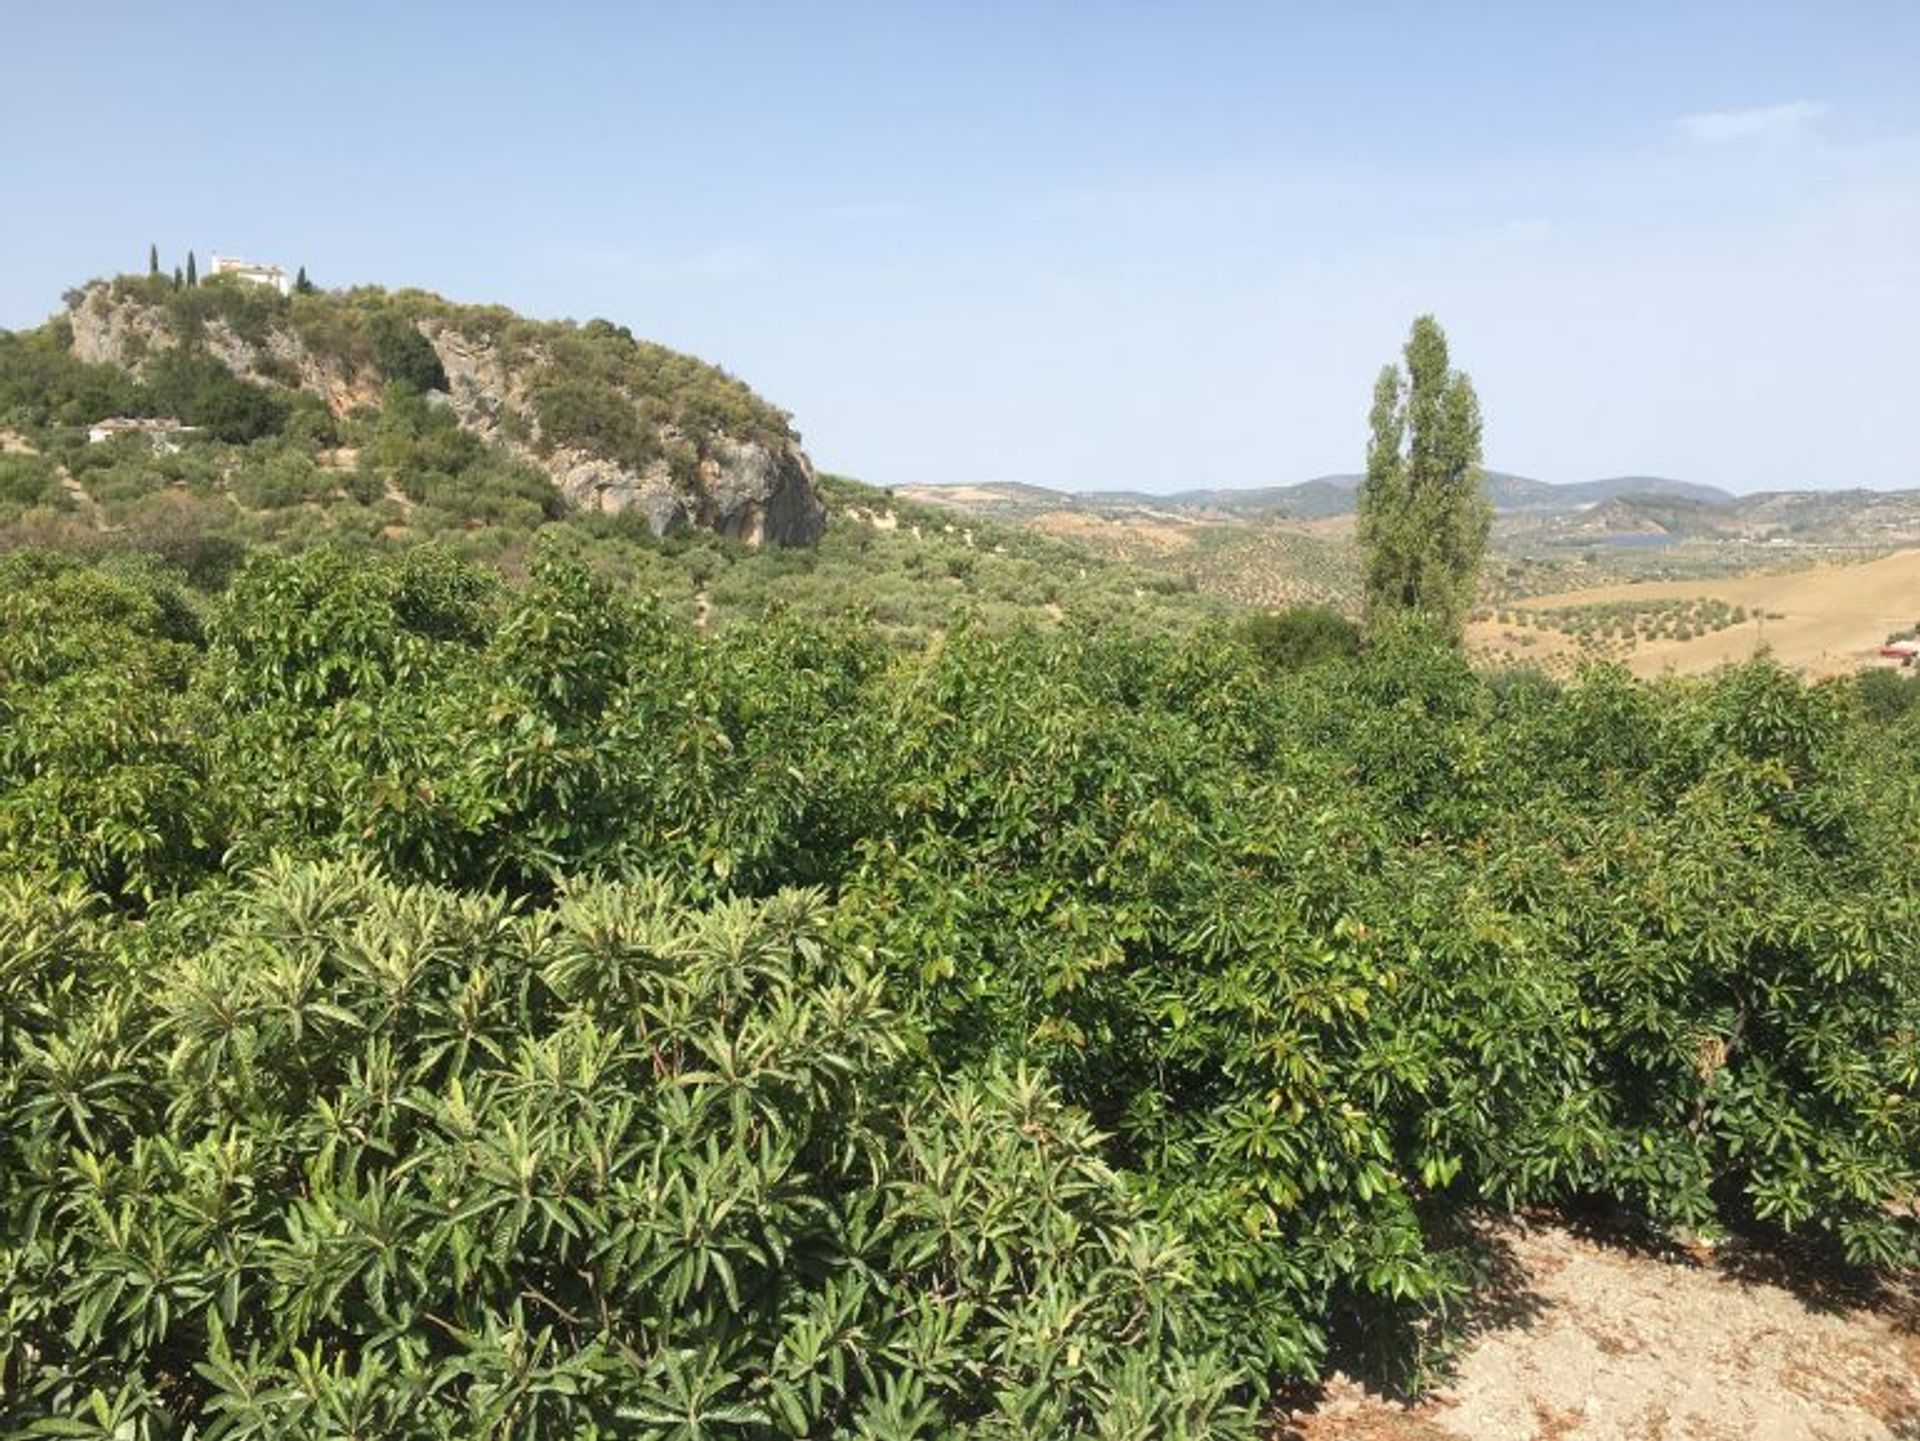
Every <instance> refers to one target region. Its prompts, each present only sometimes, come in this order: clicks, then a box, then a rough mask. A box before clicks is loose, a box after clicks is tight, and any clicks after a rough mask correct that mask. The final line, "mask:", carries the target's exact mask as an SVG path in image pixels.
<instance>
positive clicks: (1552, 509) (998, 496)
mask: <svg viewBox="0 0 1920 1441" xmlns="http://www.w3.org/2000/svg"><path fill="white" fill-rule="evenodd" d="M1362 479H1363V477H1361V476H1358V475H1321V476H1315V477H1314V478H1313V479H1312V480H1303V481H1300V482H1299V483H1297V484H1295V485H1270V486H1260V487H1257V488H1254V489H1249V490H1183V491H1177V492H1175V493H1173V494H1171V495H1149V494H1147V493H1146V492H1144V491H1135V490H1098V491H1061V490H1049V489H1048V488H1047V487H1045V486H1039V485H1025V484H1020V483H1010V484H997V485H971V486H938V485H927V486H902V487H899V489H900V490H901V491H902V492H903V493H905V494H908V495H917V496H920V497H922V498H924V499H928V500H936V501H937V500H941V499H950V500H953V501H956V502H961V501H962V497H964V503H966V504H968V505H969V506H970V507H971V506H979V505H983V504H984V505H990V506H1004V507H1007V508H1009V509H1019V510H1030V509H1073V508H1083V509H1092V510H1116V509H1128V510H1133V509H1138V510H1185V511H1212V512H1216V513H1219V514H1223V515H1232V516H1242V517H1249V518H1251V517H1255V516H1267V517H1282V516H1284V517H1287V518H1289V519H1294V520H1319V519H1323V518H1325V517H1327V516H1335V515H1351V514H1352V513H1353V508H1354V496H1355V492H1356V491H1357V490H1358V489H1359V487H1360V482H1361V480H1362ZM1486 492H1487V498H1488V499H1489V500H1491V501H1492V502H1493V508H1494V509H1495V510H1496V511H1497V512H1499V513H1500V514H1503V515H1524V514H1538V515H1553V514H1565V513H1568V512H1572V511H1580V510H1586V509H1588V508H1590V507H1593V506H1596V505H1604V504H1606V503H1607V502H1609V501H1613V500H1618V499H1619V498H1621V497H1622V496H1657V497H1660V498H1662V499H1667V500H1684V501H1691V502H1694V503H1696V504H1700V505H1707V506H1722V505H1732V504H1734V503H1735V501H1736V497H1735V496H1734V495H1733V494H1732V492H1730V491H1725V490H1721V489H1720V488H1719V487H1718V486H1712V485H1697V484H1695V483H1693V482H1692V481H1686V480H1671V479H1668V478H1667V477H1665V476H1659V475H1616V476H1608V477H1606V478H1604V479H1601V480H1582V481H1575V482H1572V483H1571V484H1566V485H1555V484H1552V483H1550V482H1548V481H1544V480H1533V479H1531V478H1530V477H1528V476H1524V475H1513V474H1511V473H1509V472H1507V471H1501V470H1489V471H1487V472H1486Z"/></svg>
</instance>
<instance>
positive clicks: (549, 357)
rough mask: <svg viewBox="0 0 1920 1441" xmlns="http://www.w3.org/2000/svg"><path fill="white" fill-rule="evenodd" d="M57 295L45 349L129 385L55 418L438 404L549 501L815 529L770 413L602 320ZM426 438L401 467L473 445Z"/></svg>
mask: <svg viewBox="0 0 1920 1441" xmlns="http://www.w3.org/2000/svg"><path fill="white" fill-rule="evenodd" d="M67 300H68V305H67V309H66V311H65V313H64V314H63V315H61V316H59V317H57V318H56V319H55V320H54V321H53V322H51V323H50V327H48V329H49V331H50V334H51V336H52V338H53V340H54V343H55V344H57V345H60V346H62V347H63V348H64V349H66V350H67V352H68V353H69V354H70V355H71V357H72V359H73V360H74V361H76V362H78V363H79V364H80V365H82V366H89V367H100V366H105V367H111V368H112V369H113V370H115V371H118V372H120V373H121V374H122V375H124V376H125V377H127V378H128V379H129V380H131V381H132V382H133V385H132V386H131V387H126V388H123V389H122V390H121V391H120V392H119V393H117V394H115V393H113V392H114V387H112V386H110V385H96V386H95V387H94V390H95V392H96V393H95V394H93V395H90V396H86V397H85V398H84V399H82V400H80V402H79V404H78V405H76V406H70V407H69V410H70V411H71V412H72V413H68V414H63V415H62V416H61V417H60V419H62V420H64V421H66V422H68V423H76V422H77V423H83V424H90V423H93V422H96V421H98V420H99V419H101V418H103V417H102V416H100V415H98V414H93V413H89V412H90V411H93V410H99V409H101V408H102V407H104V406H106V405H107V404H109V403H110V401H111V402H112V403H115V404H117V405H118V406H120V407H123V408H124V412H125V413H128V414H136V415H137V414H154V415H172V416H174V417H175V418H178V419H182V420H187V421H197V422H208V421H210V422H211V423H210V424H208V425H207V427H206V428H207V429H208V430H209V431H210V432H211V433H212V434H213V435H214V436H215V437H216V438H218V439H224V440H229V441H233V442H246V441H250V440H254V439H258V438H260V436H262V435H265V434H270V433H274V432H275V430H276V427H275V424H274V420H275V418H276V417H282V418H284V417H290V416H292V415H294V414H295V413H296V412H302V413H304V414H305V415H306V417H307V420H306V422H305V429H306V431H307V433H308V435H309V436H310V438H311V439H313V440H314V441H315V442H316V447H317V448H323V447H324V443H325V442H328V441H334V442H337V441H339V440H340V439H341V436H340V435H339V430H340V426H341V425H342V423H344V422H349V421H352V420H354V419H356V418H358V419H368V418H374V420H375V425H376V429H377V428H379V427H380V426H382V425H385V428H386V429H387V430H389V431H391V430H392V429H393V428H394V426H393V425H391V424H387V423H386V422H387V421H389V420H393V419H394V418H395V417H396V416H398V415H399V414H400V413H401V412H404V411H405V410H406V409H407V407H408V406H409V405H412V406H413V407H415V408H416V409H417V408H419V407H420V406H421V405H422V404H423V403H424V406H425V408H426V409H427V410H428V411H429V412H433V413H436V414H435V415H430V416H428V417H427V418H426V419H424V420H423V421H422V422H421V423H420V424H417V425H414V426H412V427H411V428H412V429H413V430H415V431H425V432H432V431H434V430H436V429H438V430H444V429H445V428H446V427H445V425H444V423H443V422H442V421H441V420H439V419H438V418H437V416H444V417H450V418H451V421H452V422H453V425H454V426H455V427H456V428H457V430H458V431H459V432H460V433H461V434H462V435H463V436H466V437H471V438H472V439H473V440H477V441H479V442H481V443H482V446H483V447H484V450H485V451H486V452H489V453H491V456H492V458H493V459H495V460H496V461H499V462H502V463H504V464H505V465H507V466H508V467H510V468H514V469H517V470H519V471H522V472H532V473H534V474H537V475H538V476H540V477H543V478H544V479H545V481H546V482H547V483H548V484H549V485H550V486H551V487H552V490H553V492H554V495H553V497H552V498H551V501H550V502H549V503H550V505H551V507H552V508H554V509H556V510H558V509H568V510H577V511H589V512H603V513H625V512H635V513H638V514H639V515H641V516H643V517H644V518H645V520H646V522H647V524H648V526H649V528H651V529H652V530H653V532H654V533H655V534H665V533H667V532H669V531H672V530H675V529H679V528H683V527H693V528H699V529H706V530H711V531H714V532H717V533H719V534H722V535H729V536H734V537H737V538H740V539H743V540H746V541H747V542H749V543H751V544H758V543H760V542H762V541H765V542H768V543H772V544H776V545H810V544H812V543H813V542H814V541H816V540H817V539H818V538H819V535H820V532H821V530H822V528H823V526H824V523H825V510H824V507H823V505H822V502H821V499H820V494H819V487H818V482H817V480H816V478H815V475H814V470H813V465H812V462H811V461H810V460H809V459H808V457H807V455H806V453H805V452H804V451H803V450H802V449H801V448H800V444H799V436H798V434H797V433H796V432H795V431H794V430H793V428H792V425H791V423H790V418H789V416H788V415H787V414H786V412H784V411H781V410H779V409H777V408H776V407H774V406H773V405H771V404H769V403H768V402H767V401H765V400H764V399H762V398H761V397H760V396H758V395H757V394H755V393H754V392H753V391H752V390H751V389H750V388H748V387H747V386H746V385H745V384H744V383H742V382H741V381H739V380H737V379H736V378H734V377H733V376H731V375H729V374H728V373H727V372H725V371H724V370H721V369H720V368H718V367H717V366H713V365H710V364H707V363H706V362H704V361H700V360H697V359H695V358H693V357H691V356H687V355H683V354H681V353H679V352H676V351H673V350H670V349H668V348H667V347H665V346H661V345H656V344H653V343H651V342H648V341H645V340H640V339H636V338H635V337H634V335H633V333H632V332H631V331H630V330H628V329H627V328H625V327H623V326H618V325H615V324H613V323H612V322H610V321H605V320H591V321H588V322H586V323H585V324H584V325H580V324H574V323H572V322H568V321H534V320H528V319H525V318H523V317H521V316H519V315H516V314H514V313H513V312H512V311H509V310H506V309H504V308H502V307H499V306H475V305H460V304H455V303H453V302H451V301H448V300H445V299H443V298H441V297H440V296H437V295H434V294H431V293H429V292H426V291H421V290H401V291H393V292H389V291H385V290H381V289H379V288H377V287H359V288H355V289H351V290H344V291H325V292H311V293H300V294H293V295H283V294H281V293H280V292H279V291H278V290H276V289H275V288H273V287H272V286H266V285H259V284H250V283H248V282H247V281H245V280H242V279H237V278H229V277H224V276H222V277H215V278H212V279H210V280H208V281H205V282H203V283H201V284H199V285H197V286H193V287H184V288H183V287H178V286H176V285H174V284H173V283H172V282H171V281H169V280H168V279H166V278H165V277H162V276H122V277H119V278H116V279H112V280H103V281H94V282H91V283H89V284H87V285H85V286H82V287H80V288H79V289H78V290H75V291H71V292H69V293H68V297H67ZM236 382H237V383H238V386H240V387H245V388H244V389H240V388H236V384H235V383H236ZM303 402H304V403H303ZM313 402H317V405H316V404H314V403H313ZM389 412H392V414H391V415H390V414H389ZM352 448H353V449H355V450H356V451H357V452H358V453H357V455H356V457H355V459H356V461H357V462H371V463H372V464H373V465H375V466H376V467H378V469H379V471H380V473H379V474H378V475H377V476H376V477H375V479H376V480H377V481H378V483H379V484H380V485H382V486H395V485H403V484H408V483H411V484H413V486H414V488H415V489H416V490H423V489H424V487H425V482H423V481H419V480H412V481H409V479H408V476H407V475H404V474H402V471H403V469H406V468H405V467H402V466H399V465H397V464H393V463H384V464H383V461H386V462H391V459H392V457H391V456H383V455H382V454H381V453H380V449H381V448H380V447H379V446H378V445H376V446H374V447H373V450H374V451H375V453H374V454H373V455H372V456H368V455H367V454H366V450H367V448H366V447H352ZM441 448H442V449H448V450H449V453H448V454H446V455H443V456H439V457H428V460H429V461H432V460H433V459H436V458H437V459H438V460H440V461H441V462H442V463H440V464H432V463H428V464H426V465H424V466H423V465H421V464H420V461H421V457H420V456H418V455H412V456H409V460H410V461H412V462H413V464H412V467H411V470H412V472H413V473H415V474H418V473H419V472H420V471H423V470H424V472H425V473H426V475H428V476H432V475H433V474H435V473H438V474H440V475H442V476H447V477H457V475H458V474H459V472H460V470H461V469H462V466H461V464H459V463H458V462H460V461H462V460H463V459H464V460H465V461H466V462H468V463H469V464H470V463H471V462H472V461H473V460H474V459H475V458H476V457H477V454H478V453H477V452H475V451H474V450H473V448H472V447H471V445H462V444H454V445H452V446H451V447H450V448H449V447H445V446H443V447H441ZM462 451H464V455H463V454H460V453H458V452H462ZM442 489H445V487H444V486H443V487H442ZM414 498H415V499H424V498H425V496H424V494H422V495H416V496H415V497H414Z"/></svg>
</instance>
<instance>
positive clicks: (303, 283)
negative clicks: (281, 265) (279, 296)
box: [293, 265, 313, 295]
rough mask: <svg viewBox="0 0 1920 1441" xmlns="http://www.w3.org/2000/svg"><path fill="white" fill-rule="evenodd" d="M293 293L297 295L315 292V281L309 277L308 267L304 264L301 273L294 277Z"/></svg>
mask: <svg viewBox="0 0 1920 1441" xmlns="http://www.w3.org/2000/svg"><path fill="white" fill-rule="evenodd" d="M293 293H294V294H295V295H311V294H313V282H312V281H311V280H309V279H307V267H306V266H304V265H303V266H301V267H300V273H299V274H298V275H296V276H294V277H293Z"/></svg>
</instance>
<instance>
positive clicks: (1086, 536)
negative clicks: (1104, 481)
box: [1031, 510, 1193, 555]
mask: <svg viewBox="0 0 1920 1441" xmlns="http://www.w3.org/2000/svg"><path fill="white" fill-rule="evenodd" d="M1031 524H1032V526H1033V528H1034V529H1035V530H1037V531H1040V532H1041V533H1042V534H1043V535H1050V536H1053V537H1054V538H1055V539H1058V540H1066V541H1078V542H1081V543H1082V544H1086V545H1090V546H1092V547H1093V548H1094V549H1096V550H1102V551H1105V552H1108V553H1120V554H1124V553H1137V552H1139V551H1142V550H1144V551H1147V552H1151V553H1153V554H1157V555H1171V554H1172V553H1174V552H1175V551H1180V550H1185V549H1186V548H1187V547H1188V546H1190V545H1192V544H1193V528H1192V526H1190V525H1185V524H1182V523H1181V522H1179V521H1168V520H1150V519H1135V518H1133V517H1127V518H1125V519H1109V518H1107V517H1105V516H1101V515H1093V514H1089V513H1087V512H1085V511H1074V510H1050V511H1048V512H1046V514H1044V515H1038V516H1035V517H1034V518H1033V520H1032V522H1031Z"/></svg>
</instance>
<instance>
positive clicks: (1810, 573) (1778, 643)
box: [1469, 550, 1920, 677]
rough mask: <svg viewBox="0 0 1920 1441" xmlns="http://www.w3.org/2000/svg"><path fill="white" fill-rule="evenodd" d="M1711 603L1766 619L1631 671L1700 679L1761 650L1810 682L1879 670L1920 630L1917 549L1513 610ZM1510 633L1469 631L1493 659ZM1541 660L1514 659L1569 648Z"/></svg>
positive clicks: (1585, 594)
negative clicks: (1880, 653)
mask: <svg viewBox="0 0 1920 1441" xmlns="http://www.w3.org/2000/svg"><path fill="white" fill-rule="evenodd" d="M1695 596H1706V597H1711V598H1714V599H1718V600H1724V601H1726V602H1727V603H1728V604H1729V605H1736V606H1745V607H1746V608H1747V609H1748V610H1749V611H1754V612H1761V613H1764V614H1765V615H1766V616H1768V617H1769V618H1766V619H1760V620H1753V621H1749V622H1747V623H1746V624H1745V625H1738V626H1731V627H1729V628H1727V629H1725V630H1718V631H1714V632H1712V633H1710V634H1707V635H1701V636H1695V637H1694V638H1693V639H1691V640H1671V639H1663V640H1657V641H1643V642H1642V643H1641V644H1640V645H1638V646H1637V647H1635V649H1634V652H1633V655H1632V657H1631V659H1629V660H1628V661H1627V665H1628V667H1629V668H1630V669H1631V670H1632V671H1633V672H1634V673H1635V674H1636V675H1642V676H1656V675H1659V674H1661V673H1662V672H1663V671H1667V670H1673V671H1675V672H1677V673H1678V674H1681V675H1696V674H1699V673H1701V672H1703V671H1709V670H1713V669H1715V668H1716V667H1718V666H1720V665H1723V664H1725V663H1726V662H1728V661H1731V660H1744V659H1746V658H1747V657H1748V656H1750V655H1752V654H1753V653H1754V652H1755V651H1756V650H1758V649H1759V648H1760V646H1761V645H1763V644H1764V645H1765V646H1766V647H1767V648H1768V649H1769V650H1771V651H1772V652H1773V654H1774V656H1775V658H1776V659H1778V660H1779V661H1780V662H1781V664H1783V665H1788V666H1792V667H1793V668H1794V669H1796V670H1799V671H1802V672H1804V673H1805V674H1807V675H1809V676H1813V677H1821V676H1828V675H1835V674H1839V673H1841V672H1845V671H1851V670H1857V669H1859V668H1860V667H1861V666H1863V665H1868V664H1871V663H1873V660H1874V651H1875V650H1876V649H1877V648H1878V647H1879V646H1880V644H1881V643H1882V642H1883V641H1885V640H1886V638H1887V636H1888V635H1890V634H1892V633H1893V632H1894V631H1897V630H1901V629H1904V628H1906V627H1908V626H1911V625H1913V624H1914V622H1916V621H1920V550H1901V551H1895V552H1894V553H1893V554H1892V555H1885V556H1881V557H1880V558H1879V559H1878V560H1870V561H1866V562H1863V563H1861V564H1858V565H1830V566H1821V567H1818V568H1815V569H1809V570H1801V571H1789V572H1786V573H1784V574H1777V575H1740V576H1728V577H1724V578H1703V579H1699V580H1676V581H1654V582H1648V583H1646V584H1643V585H1612V586H1606V587H1603V588H1600V589H1597V590H1580V591H1568V592H1566V593H1565V594H1562V595H1551V596H1535V597H1533V598H1532V599H1531V600H1528V601H1526V602H1524V604H1523V605H1521V606H1517V607H1516V609H1536V608H1537V609H1544V608H1551V607H1554V606H1563V605H1584V604H1591V603H1595V602H1602V601H1634V600H1649V601H1650V600H1687V599H1691V598H1693V597H1695ZM1504 629H1505V628H1504V627H1501V626H1500V625H1498V624H1496V623H1490V622H1483V623H1481V624H1478V625H1475V626H1473V627H1471V628H1470V630H1469V640H1470V642H1472V643H1474V644H1476V645H1477V646H1479V647H1481V648H1483V649H1486V650H1488V651H1491V652H1496V653H1499V652H1502V651H1507V650H1511V649H1512V647H1511V646H1510V645H1508V644H1506V637H1505V636H1503V631H1504ZM1536 644H1537V646H1538V649H1537V654H1529V653H1528V652H1526V651H1521V652H1518V653H1516V655H1515V658H1517V659H1523V660H1535V661H1537V660H1541V659H1545V658H1547V657H1548V656H1549V655H1550V654H1553V653H1556V652H1558V651H1560V650H1565V651H1567V652H1569V653H1570V652H1571V651H1572V649H1573V647H1572V643H1571V641H1565V642H1564V643H1561V642H1558V641H1556V640H1546V641H1545V643H1536Z"/></svg>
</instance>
